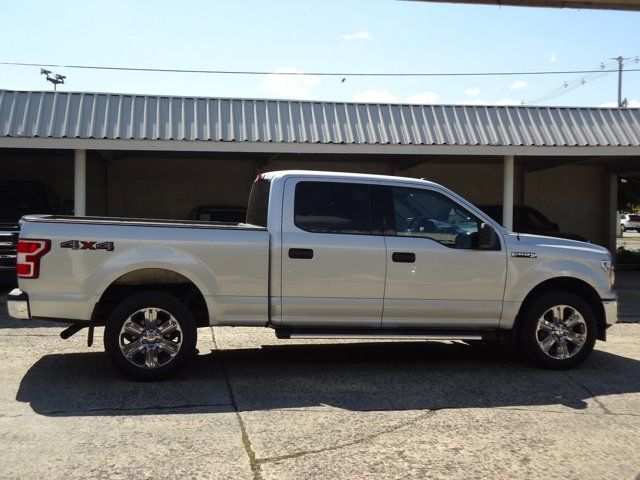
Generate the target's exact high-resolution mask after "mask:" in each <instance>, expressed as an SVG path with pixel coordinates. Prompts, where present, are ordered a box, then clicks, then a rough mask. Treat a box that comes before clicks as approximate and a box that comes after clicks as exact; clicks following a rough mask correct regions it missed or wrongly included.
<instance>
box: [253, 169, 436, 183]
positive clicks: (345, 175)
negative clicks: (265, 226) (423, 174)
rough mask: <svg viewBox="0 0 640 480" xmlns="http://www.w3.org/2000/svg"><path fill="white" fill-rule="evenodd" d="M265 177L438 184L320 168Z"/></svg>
mask: <svg viewBox="0 0 640 480" xmlns="http://www.w3.org/2000/svg"><path fill="white" fill-rule="evenodd" d="M261 175H262V176H263V177H264V178H267V179H270V180H271V179H274V178H284V177H313V178H318V177H320V178H336V179H350V178H353V179H358V180H376V181H380V180H385V181H391V182H411V183H416V182H422V183H424V184H425V185H438V184H437V183H435V182H430V181H428V180H425V179H423V178H411V177H396V176H393V175H375V174H371V173H349V172H325V171H320V170H277V171H274V172H265V173H263V174H261Z"/></svg>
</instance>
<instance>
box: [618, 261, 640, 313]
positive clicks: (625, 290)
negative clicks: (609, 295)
mask: <svg viewBox="0 0 640 480" xmlns="http://www.w3.org/2000/svg"><path fill="white" fill-rule="evenodd" d="M615 288H616V293H617V294H618V302H619V303H618V318H619V321H620V322H621V323H636V322H640V271H639V270H635V271H618V272H616V287H615Z"/></svg>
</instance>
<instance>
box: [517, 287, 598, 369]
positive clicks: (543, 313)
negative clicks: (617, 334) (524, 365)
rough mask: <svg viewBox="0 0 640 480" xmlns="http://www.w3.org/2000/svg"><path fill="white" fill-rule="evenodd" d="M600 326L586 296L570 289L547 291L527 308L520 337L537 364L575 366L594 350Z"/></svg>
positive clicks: (525, 348) (526, 350)
mask: <svg viewBox="0 0 640 480" xmlns="http://www.w3.org/2000/svg"><path fill="white" fill-rule="evenodd" d="M596 328H597V322H596V317H595V314H594V313H593V310H592V309H591V307H590V306H589V305H588V304H587V303H586V302H585V301H584V300H583V299H582V298H580V297H578V296H577V295H575V294H573V293H569V292H547V293H544V294H542V295H540V297H538V298H537V299H536V300H535V301H534V302H533V303H532V304H531V305H530V306H529V307H528V308H527V309H526V311H525V312H523V315H522V318H521V319H520V323H519V326H518V335H517V340H518V345H519V347H520V349H521V350H522V351H523V352H524V354H525V356H526V357H527V358H528V359H529V360H530V361H531V362H532V363H534V364H535V365H537V366H539V367H542V368H549V369H566V368H573V367H575V366H576V365H579V364H580V363H582V362H584V361H585V360H586V358H587V357H588V356H589V354H590V353H591V351H592V350H593V347H594V345H595V342H596Z"/></svg>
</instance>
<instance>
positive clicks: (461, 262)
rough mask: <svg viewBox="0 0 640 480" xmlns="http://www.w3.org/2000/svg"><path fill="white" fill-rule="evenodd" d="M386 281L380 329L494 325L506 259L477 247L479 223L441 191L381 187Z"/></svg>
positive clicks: (484, 326)
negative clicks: (387, 231)
mask: <svg viewBox="0 0 640 480" xmlns="http://www.w3.org/2000/svg"><path fill="white" fill-rule="evenodd" d="M388 188H389V190H388V197H387V198H388V203H391V204H392V207H388V208H389V209H390V210H392V211H393V213H392V214H389V215H387V217H389V216H390V217H391V218H390V220H389V223H393V224H394V228H393V229H392V230H393V234H392V235H389V236H387V237H386V243H387V281H386V289H385V301H384V314H383V319H382V326H383V327H385V328H387V327H402V328H425V327H429V328H431V327H435V328H490V327H497V326H498V323H499V319H500V315H501V311H502V299H503V294H504V286H505V275H506V255H505V252H504V249H503V247H500V249H497V250H491V251H490V250H479V249H478V230H479V226H480V224H481V220H480V219H479V218H478V217H476V216H475V215H473V214H472V213H470V212H469V211H468V210H467V209H465V208H464V207H463V206H462V205H460V204H459V203H458V202H457V201H455V200H454V199H452V198H450V197H449V196H447V195H445V194H444V193H443V192H440V191H436V190H433V189H429V188H408V187H401V186H390V187H388Z"/></svg>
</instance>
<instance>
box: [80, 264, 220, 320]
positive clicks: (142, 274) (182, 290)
mask: <svg viewBox="0 0 640 480" xmlns="http://www.w3.org/2000/svg"><path fill="white" fill-rule="evenodd" d="M149 290H154V291H159V292H164V293H168V294H169V295H172V296H174V297H176V298H177V299H178V300H180V301H181V302H183V303H184V304H185V305H186V306H187V307H188V308H189V310H191V313H192V314H193V318H194V319H195V321H196V325H197V326H198V327H206V326H209V310H208V308H207V303H206V301H205V299H204V296H203V295H202V292H200V289H198V287H197V286H196V285H195V284H194V283H193V282H192V281H191V280H189V279H188V278H187V277H185V276H184V275H181V274H179V273H176V272H173V271H171V270H166V269H163V268H144V269H140V270H134V271H132V272H128V273H125V274H124V275H122V276H121V277H119V278H117V279H116V280H115V281H114V282H113V283H112V284H111V285H109V287H108V288H107V289H106V290H105V291H104V293H103V294H102V296H101V297H100V300H99V301H98V303H96V306H95V307H94V309H93V314H92V316H91V320H92V321H93V322H94V324H95V325H104V324H105V322H106V320H107V318H109V315H110V314H111V312H112V311H113V309H114V308H115V307H116V305H118V304H119V303H120V302H121V301H122V300H124V299H125V298H127V297H129V296H131V295H132V294H134V293H139V292H144V291H149Z"/></svg>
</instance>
